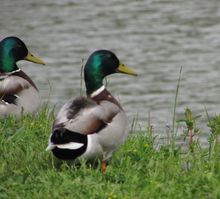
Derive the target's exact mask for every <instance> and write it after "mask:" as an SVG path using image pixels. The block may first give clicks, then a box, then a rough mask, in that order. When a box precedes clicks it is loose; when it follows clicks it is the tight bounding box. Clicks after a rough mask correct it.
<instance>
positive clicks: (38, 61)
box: [24, 52, 45, 65]
mask: <svg viewBox="0 0 220 199" xmlns="http://www.w3.org/2000/svg"><path fill="white" fill-rule="evenodd" d="M24 59H25V60H27V61H30V62H34V63H36V64H43V65H45V63H44V62H43V61H42V60H41V59H40V58H38V57H35V56H34V55H33V54H31V53H30V52H28V54H27V56H26V57H25V58H24Z"/></svg>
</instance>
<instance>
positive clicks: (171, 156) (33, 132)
mask: <svg viewBox="0 0 220 199" xmlns="http://www.w3.org/2000/svg"><path fill="white" fill-rule="evenodd" d="M50 112H51V111H50V109H48V108H43V109H42V110H41V111H40V112H39V113H38V114H37V115H35V116H25V117H23V118H22V119H15V118H13V117H10V118H7V119H2V120H1V121H0V154H1V156H0V182H1V183H0V198H1V199H3V198H10V199H13V198H22V199H23V198H28V199H30V198H41V199H42V198H53V199H54V198H77V199H78V198H79V199H80V198H86V199H87V198H100V199H103V198H109V199H111V198H123V199H124V198H143V199H144V198H184V199H186V198H220V160H219V158H220V155H219V154H220V153H219V152H220V149H219V146H218V141H217V140H218V136H217V135H218V134H219V133H220V132H219V131H220V127H219V126H220V117H216V118H214V119H210V121H209V124H208V125H209V126H210V128H211V132H210V137H209V145H210V146H209V147H207V149H201V147H199V144H198V143H196V142H195V141H194V143H195V144H194V148H193V152H192V150H187V151H186V152H185V153H183V152H182V151H181V149H178V148H175V149H173V147H172V146H169V145H165V146H161V147H160V148H157V149H155V147H154V138H153V137H152V135H151V132H150V133H149V132H148V131H146V132H139V133H138V132H135V133H131V134H130V136H129V138H128V139H127V140H126V142H125V143H124V144H123V145H122V147H121V148H120V149H119V150H118V151H117V152H115V153H114V154H113V157H112V158H111V160H110V161H109V164H108V167H107V170H106V173H105V174H104V175H102V174H101V172H100V171H99V165H97V166H91V165H88V164H86V163H85V162H84V161H83V160H82V161H81V162H80V163H81V165H80V166H79V165H74V164H71V163H67V162H63V161H58V160H56V159H55V158H54V157H53V156H52V154H51V153H49V152H47V151H45V149H46V147H47V140H48V137H49V134H50V128H51V122H52V120H53V114H52V113H50Z"/></svg>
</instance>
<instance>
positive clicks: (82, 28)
mask: <svg viewBox="0 0 220 199" xmlns="http://www.w3.org/2000/svg"><path fill="white" fill-rule="evenodd" d="M219 4H220V3H219V1H217V0H213V1H212V2H209V1H205V0H193V1H191V0H186V1H173V0H166V1H164V0H145V1H144V0H138V1H132V0H119V1H118V0H117V1H116V0H113V1H99V0H93V1H89V0H81V1H76V0H75V1H74V0H65V1H60V0H38V1H36V0H11V1H8V0H2V1H1V7H0V13H1V14H0V16H1V21H0V27H1V35H0V36H1V37H4V36H7V35H17V36H19V37H21V38H22V39H23V40H24V41H25V42H26V43H27V44H28V46H29V48H30V49H31V51H32V52H34V54H38V55H39V56H40V57H41V58H42V59H44V61H45V62H46V63H47V65H46V66H45V67H44V66H43V67H41V66H35V65H34V64H30V63H24V62H23V63H22V64H20V65H22V68H23V69H24V71H25V72H26V73H28V74H29V75H30V76H31V77H32V78H33V80H34V81H35V82H36V84H37V85H38V87H39V89H40V91H41V94H42V96H43V98H44V100H45V101H47V100H48V97H49V100H50V101H51V102H52V103H55V104H58V106H60V105H61V104H63V103H64V102H65V101H66V100H67V99H68V98H70V97H72V96H76V95H79V91H80V67H81V65H82V60H85V59H86V58H87V57H88V56H89V54H90V53H91V52H93V51H94V50H96V49H100V48H105V49H111V50H113V51H114V52H115V53H116V54H117V55H118V56H119V58H120V59H121V60H122V61H123V62H124V63H126V65H128V66H131V67H133V68H135V69H136V71H137V72H138V73H139V76H138V77H137V78H136V77H130V76H125V75H115V76H112V77H109V78H108V81H109V90H110V91H111V92H112V93H113V94H114V95H115V96H116V97H118V98H119V99H120V102H121V104H122V105H123V106H124V107H125V109H126V111H127V113H128V115H129V117H130V118H131V119H132V118H133V117H135V116H136V115H138V118H139V121H140V122H141V123H142V125H143V126H144V125H147V122H146V121H147V115H148V112H151V117H152V118H151V120H152V123H153V125H154V126H155V129H156V128H160V127H162V129H163V128H164V126H165V125H166V124H167V123H168V124H170V123H171V121H172V119H171V118H172V113H173V103H174V97H175V90H176V84H177V79H178V75H179V70H180V67H181V66H182V67H183V72H182V80H181V85H180V93H179V97H178V107H177V111H178V112H179V113H180V112H184V108H185V107H191V108H192V110H193V111H194V112H195V113H196V114H197V113H199V114H202V115H203V119H206V116H205V108H204V107H206V108H207V110H208V112H209V113H210V115H214V114H215V113H218V112H220V111H219V108H218V107H219V105H220V103H219V100H220V92H219V86H220V82H219V72H220V69H219V68H220V56H219V52H220V51H219V49H220V36H219V35H220V10H219V8H220V6H219ZM15 8H16V9H15Z"/></svg>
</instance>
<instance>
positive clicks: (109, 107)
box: [47, 50, 136, 172]
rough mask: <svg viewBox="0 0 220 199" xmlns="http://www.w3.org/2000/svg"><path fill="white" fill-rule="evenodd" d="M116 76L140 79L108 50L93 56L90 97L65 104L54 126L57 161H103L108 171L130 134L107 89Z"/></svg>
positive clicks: (52, 141)
mask: <svg viewBox="0 0 220 199" xmlns="http://www.w3.org/2000/svg"><path fill="white" fill-rule="evenodd" d="M113 73H125V74H129V75H136V73H135V72H134V71H133V70H132V69H130V68H128V67H126V66H125V65H124V64H122V63H121V62H120V61H119V59H118V58H117V57H116V55H115V54H114V53H112V52H110V51H108V50H98V51H95V52H94V53H92V54H91V55H90V57H89V58H88V60H87V62H86V64H85V67H84V80H85V85H86V93H87V97H77V98H75V99H73V100H70V101H68V102H67V103H66V104H64V106H63V107H62V108H61V110H60V111H59V112H58V115H57V117H56V118H55V120H54V122H53V125H52V133H51V135H50V138H49V144H48V147H47V150H52V152H53V154H54V155H55V156H56V157H57V158H59V159H63V160H71V159H75V158H78V157H83V158H85V159H86V160H94V159H100V160H101V171H102V172H104V171H105V166H106V164H105V161H106V160H107V159H109V158H110V157H111V155H112V152H113V151H115V150H116V149H118V147H119V146H120V145H121V144H122V143H123V141H124V139H125V137H126V136H127V134H128V131H127V117H126V114H125V112H124V110H123V108H122V107H121V105H120V104H119V102H118V101H117V100H116V99H115V98H114V97H113V96H112V94H111V93H110V92H109V91H108V90H107V89H106V88H105V86H104V85H103V78H105V77H106V76H107V75H110V74H113Z"/></svg>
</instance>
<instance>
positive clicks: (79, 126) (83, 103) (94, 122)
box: [53, 97, 120, 135]
mask: <svg viewBox="0 0 220 199" xmlns="http://www.w3.org/2000/svg"><path fill="white" fill-rule="evenodd" d="M119 111H120V109H119V107H117V106H116V105H115V104H113V103H111V102H109V101H102V102H101V103H99V104H98V103H97V102H95V101H93V100H91V99H88V98H84V97H78V98H76V99H75V100H71V101H69V102H67V103H66V104H65V105H64V106H63V107H62V108H61V110H60V112H59V113H58V115H57V118H56V119H55V121H54V124H53V129H56V128H57V127H64V128H67V129H68V130H70V131H74V132H79V133H81V134H86V135H87V134H92V133H98V132H99V131H100V130H102V129H103V128H105V127H106V126H107V125H108V124H109V123H110V122H111V121H112V119H113V118H114V117H115V116H116V114H117V113H118V112H119Z"/></svg>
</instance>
